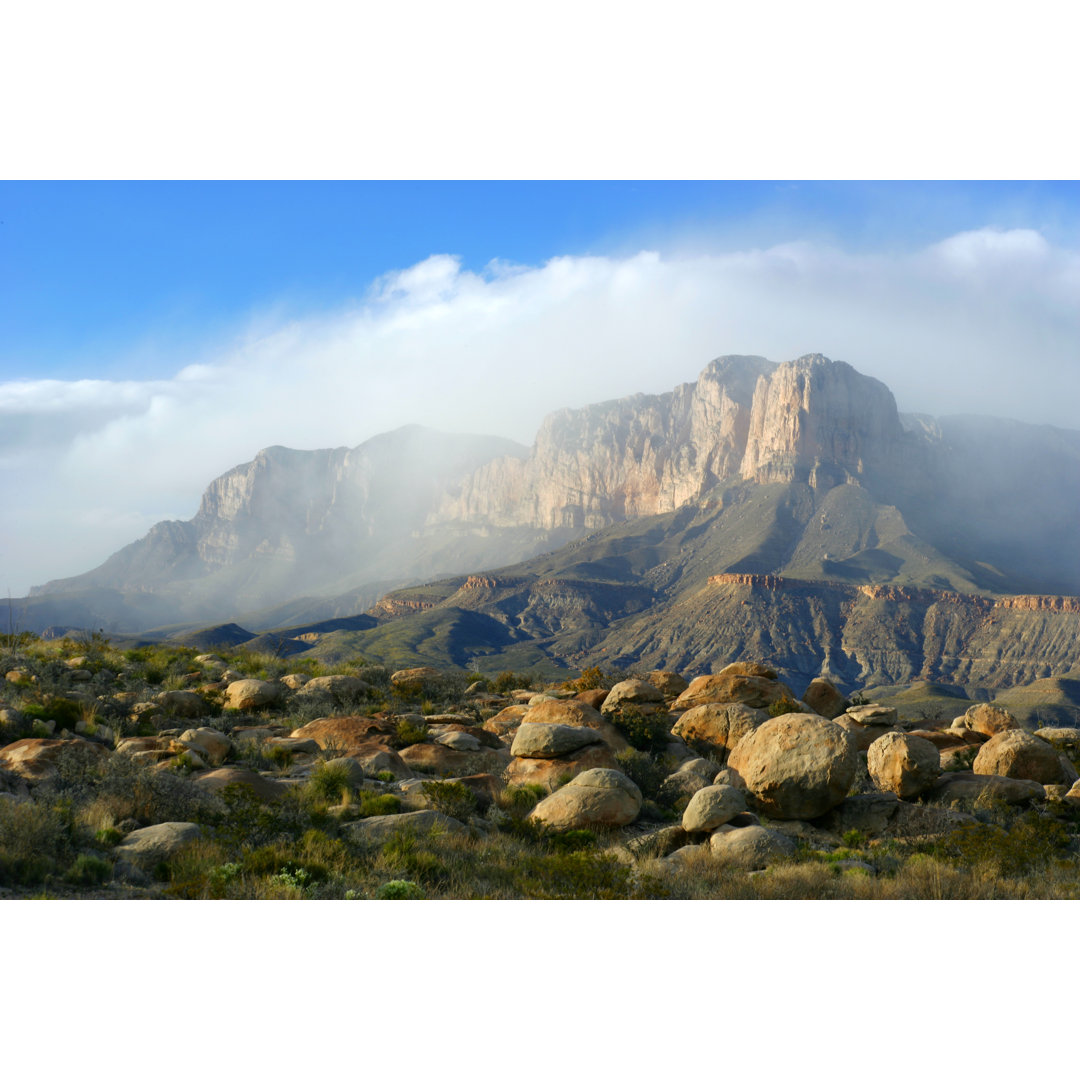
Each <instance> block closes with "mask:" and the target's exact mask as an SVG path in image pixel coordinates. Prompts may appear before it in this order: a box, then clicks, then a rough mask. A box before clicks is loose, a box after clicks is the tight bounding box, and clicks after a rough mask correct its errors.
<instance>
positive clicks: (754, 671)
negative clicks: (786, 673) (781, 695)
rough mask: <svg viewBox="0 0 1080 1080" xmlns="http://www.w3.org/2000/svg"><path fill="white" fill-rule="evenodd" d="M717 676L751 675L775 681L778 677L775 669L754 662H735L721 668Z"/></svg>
mask: <svg viewBox="0 0 1080 1080" xmlns="http://www.w3.org/2000/svg"><path fill="white" fill-rule="evenodd" d="M717 674H718V675H752V676H754V677H755V678H760V679H776V678H779V676H778V675H777V673H776V669H775V668H771V667H769V666H768V664H759V663H758V662H757V661H756V660H736V661H734V662H733V663H731V664H728V665H727V666H726V667H722V668H721V669H720V670H719V671H718V672H717Z"/></svg>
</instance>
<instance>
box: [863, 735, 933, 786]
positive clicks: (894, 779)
mask: <svg viewBox="0 0 1080 1080" xmlns="http://www.w3.org/2000/svg"><path fill="white" fill-rule="evenodd" d="M866 767H867V769H868V770H869V772H870V778H871V779H872V780H873V781H874V786H875V787H876V788H877V789H878V790H879V791H891V792H892V793H893V794H894V795H898V796H899V797H900V798H901V799H913V798H915V797H916V796H918V795H921V794H922V792H924V791H925V790H926V789H927V788H928V787H929V786H930V785H931V784H932V783H933V782H934V781H935V780H936V779H937V778H938V776H939V774H940V773H941V755H940V754H939V753H938V749H937V747H936V746H934V744H933V743H931V742H928V741H927V740H926V739H917V738H915V737H914V736H913V735H903V734H900V733H899V732H890V733H889V734H887V735H882V736H881V738H880V739H878V740H876V741H875V742H873V743H871V745H870V749H869V751H868V752H867V755H866Z"/></svg>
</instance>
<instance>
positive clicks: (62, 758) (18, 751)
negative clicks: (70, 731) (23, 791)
mask: <svg viewBox="0 0 1080 1080" xmlns="http://www.w3.org/2000/svg"><path fill="white" fill-rule="evenodd" d="M108 755H109V751H108V750H107V749H106V748H105V747H104V746H102V745H101V743H96V742H91V741H90V740H89V739H80V738H79V737H78V736H76V737H74V738H70V739H19V740H18V741H17V742H13V743H9V744H8V745H7V746H5V747H4V748H3V749H2V750H0V768H2V769H7V770H8V771H10V772H13V773H15V775H16V776H21V777H22V778H23V779H24V780H32V781H40V780H49V779H51V778H52V777H54V776H56V774H57V771H58V769H59V768H60V767H61V765H67V764H72V765H75V766H76V767H82V768H88V767H90V766H93V765H95V764H96V763H97V762H99V761H102V760H104V759H105V758H106V757H108Z"/></svg>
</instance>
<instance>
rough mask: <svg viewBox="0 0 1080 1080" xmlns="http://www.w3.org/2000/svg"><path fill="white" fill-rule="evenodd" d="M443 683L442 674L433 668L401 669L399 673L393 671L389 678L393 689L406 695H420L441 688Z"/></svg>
mask: <svg viewBox="0 0 1080 1080" xmlns="http://www.w3.org/2000/svg"><path fill="white" fill-rule="evenodd" d="M445 681H446V678H445V675H444V674H443V672H441V671H440V670H439V669H438V668H434V667H414V668H402V670H401V671H395V672H394V674H393V675H391V676H390V682H391V684H392V685H393V687H394V689H395V690H403V691H405V692H406V693H420V692H422V691H424V690H429V689H434V688H436V687H441V686H442V685H443V684H444V682H445Z"/></svg>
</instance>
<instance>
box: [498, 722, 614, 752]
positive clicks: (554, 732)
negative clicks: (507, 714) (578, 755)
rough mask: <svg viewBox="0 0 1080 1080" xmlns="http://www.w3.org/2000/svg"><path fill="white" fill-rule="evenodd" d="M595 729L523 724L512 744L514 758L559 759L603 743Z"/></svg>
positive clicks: (511, 750) (566, 725)
mask: <svg viewBox="0 0 1080 1080" xmlns="http://www.w3.org/2000/svg"><path fill="white" fill-rule="evenodd" d="M602 742H603V739H602V738H601V737H600V733H599V732H598V731H597V730H596V729H595V728H582V727H571V726H570V725H569V724H522V725H521V726H520V727H519V728H518V729H517V732H516V734H515V735H514V741H513V742H512V743H511V744H510V753H511V754H513V755H514V757H530V758H557V757H564V756H565V755H567V754H572V753H574V752H575V751H576V750H581V749H583V748H584V747H586V746H592V745H595V744H597V743H602Z"/></svg>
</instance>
